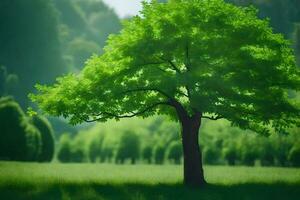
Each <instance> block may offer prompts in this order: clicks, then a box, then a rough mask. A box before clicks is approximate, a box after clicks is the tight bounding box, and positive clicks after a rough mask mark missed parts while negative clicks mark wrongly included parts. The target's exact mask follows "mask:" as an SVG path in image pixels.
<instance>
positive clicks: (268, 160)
mask: <svg viewBox="0 0 300 200" xmlns="http://www.w3.org/2000/svg"><path fill="white" fill-rule="evenodd" d="M261 139H262V143H261V144H260V152H259V158H260V164H261V165H262V166H274V165H275V153H276V152H275V149H274V146H273V145H272V144H271V140H270V138H261Z"/></svg>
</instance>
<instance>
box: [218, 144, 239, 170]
mask: <svg viewBox="0 0 300 200" xmlns="http://www.w3.org/2000/svg"><path fill="white" fill-rule="evenodd" d="M222 153H223V157H224V159H225V160H226V161H227V164H228V165H230V166H233V165H235V164H236V161H237V159H238V149H237V147H236V144H234V143H233V142H231V141H230V142H229V144H227V145H225V148H224V149H223V150H222Z"/></svg>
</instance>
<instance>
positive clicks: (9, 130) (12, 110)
mask: <svg viewBox="0 0 300 200" xmlns="http://www.w3.org/2000/svg"><path fill="white" fill-rule="evenodd" d="M0 129H1V134H0V159H4V160H15V161H35V160H37V159H38V156H39V154H40V151H41V146H42V144H41V136H40V132H39V131H38V129H36V128H35V127H34V126H33V125H31V124H30V123H29V121H28V119H27V118H26V116H25V114H24V112H23V111H22V109H21V108H20V106H19V105H18V104H17V103H16V102H15V101H13V100H12V99H11V98H9V97H6V98H1V99H0Z"/></svg>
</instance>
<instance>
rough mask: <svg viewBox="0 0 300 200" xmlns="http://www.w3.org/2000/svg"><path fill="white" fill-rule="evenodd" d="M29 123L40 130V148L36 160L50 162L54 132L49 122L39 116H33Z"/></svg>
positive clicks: (52, 152) (52, 153)
mask: <svg viewBox="0 0 300 200" xmlns="http://www.w3.org/2000/svg"><path fill="white" fill-rule="evenodd" d="M31 123H32V124H33V125H34V126H35V127H36V128H37V129H38V130H39V131H40V133H41V140H42V148H41V153H40V155H39V158H38V161H40V162H50V161H51V160H52V158H53V155H54V145H55V144H54V143H55V142H54V133H53V129H52V126H51V124H50V122H49V121H48V120H47V119H46V118H44V117H40V116H33V117H32V118H31Z"/></svg>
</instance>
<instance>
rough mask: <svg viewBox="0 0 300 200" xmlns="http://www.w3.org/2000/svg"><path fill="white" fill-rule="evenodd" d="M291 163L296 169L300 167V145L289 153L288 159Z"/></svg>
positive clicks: (295, 146) (296, 145)
mask: <svg viewBox="0 0 300 200" xmlns="http://www.w3.org/2000/svg"><path fill="white" fill-rule="evenodd" d="M288 159H289V161H290V163H291V164H292V166H294V167H300V145H299V143H298V144H295V145H294V146H293V148H292V149H291V150H290V152H289V157H288Z"/></svg>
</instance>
